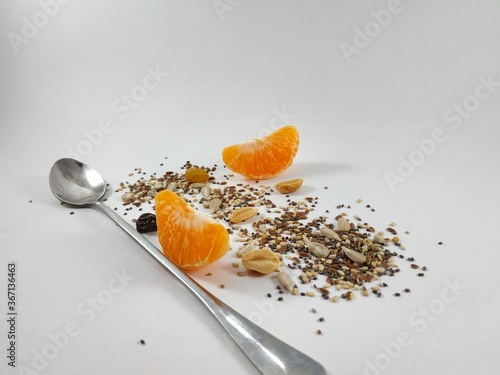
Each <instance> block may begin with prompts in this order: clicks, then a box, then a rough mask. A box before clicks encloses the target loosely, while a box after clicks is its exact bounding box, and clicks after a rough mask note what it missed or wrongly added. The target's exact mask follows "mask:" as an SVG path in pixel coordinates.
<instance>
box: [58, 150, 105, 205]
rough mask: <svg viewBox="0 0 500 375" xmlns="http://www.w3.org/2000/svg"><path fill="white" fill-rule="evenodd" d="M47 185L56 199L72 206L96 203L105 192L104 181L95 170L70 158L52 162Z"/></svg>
mask: <svg viewBox="0 0 500 375" xmlns="http://www.w3.org/2000/svg"><path fill="white" fill-rule="evenodd" d="M49 185H50V189H51V190H52V193H53V194H54V195H55V196H56V197H57V199H59V200H60V201H61V202H64V203H67V204H70V205H72V206H88V205H90V204H93V203H96V202H97V201H99V199H101V198H102V197H103V196H104V194H105V193H106V182H105V181H104V178H102V176H101V175H100V174H99V173H98V172H97V171H96V170H94V169H92V168H91V167H89V166H88V165H86V164H84V163H82V162H80V161H78V160H74V159H70V158H64V159H60V160H58V161H56V162H55V163H54V165H53V166H52V169H51V170H50V174H49Z"/></svg>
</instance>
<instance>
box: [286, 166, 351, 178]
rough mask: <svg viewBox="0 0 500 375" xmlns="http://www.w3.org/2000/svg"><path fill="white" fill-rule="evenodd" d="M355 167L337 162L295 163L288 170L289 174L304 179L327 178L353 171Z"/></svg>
mask: <svg viewBox="0 0 500 375" xmlns="http://www.w3.org/2000/svg"><path fill="white" fill-rule="evenodd" d="M353 169H354V165H352V164H345V163H335V162H295V163H293V164H292V166H291V167H290V168H289V170H287V172H288V173H292V174H294V175H297V176H301V178H304V177H314V176H325V175H327V174H330V173H336V172H340V171H346V170H353Z"/></svg>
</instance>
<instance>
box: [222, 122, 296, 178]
mask: <svg viewBox="0 0 500 375" xmlns="http://www.w3.org/2000/svg"><path fill="white" fill-rule="evenodd" d="M298 149H299V132H298V131H297V128H296V127H295V126H292V125H289V126H284V127H282V128H279V129H277V130H275V131H274V132H272V133H271V134H269V135H267V136H265V137H262V138H259V139H254V140H250V141H247V142H244V143H239V144H235V145H232V146H228V147H226V148H225V149H223V150H222V160H224V163H225V164H226V166H227V167H228V168H229V169H231V170H232V171H233V172H236V173H238V174H241V175H243V176H245V177H248V178H251V179H255V180H263V179H267V178H272V177H275V176H277V175H278V174H280V173H281V172H283V171H284V170H285V169H287V168H288V167H289V166H290V165H291V164H292V162H293V158H294V157H295V155H296V154H297V150H298Z"/></svg>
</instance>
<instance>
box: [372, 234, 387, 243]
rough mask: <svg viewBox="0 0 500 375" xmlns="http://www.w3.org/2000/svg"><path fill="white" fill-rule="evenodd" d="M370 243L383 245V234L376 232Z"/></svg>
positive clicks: (384, 241)
mask: <svg viewBox="0 0 500 375" xmlns="http://www.w3.org/2000/svg"><path fill="white" fill-rule="evenodd" d="M372 242H373V243H379V244H382V245H384V244H385V243H386V242H387V241H386V240H385V238H384V236H383V232H378V233H377V234H375V236H373V240H372Z"/></svg>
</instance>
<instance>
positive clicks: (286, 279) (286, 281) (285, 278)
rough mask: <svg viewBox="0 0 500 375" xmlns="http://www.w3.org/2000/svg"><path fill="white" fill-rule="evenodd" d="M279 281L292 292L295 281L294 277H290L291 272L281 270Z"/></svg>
mask: <svg viewBox="0 0 500 375" xmlns="http://www.w3.org/2000/svg"><path fill="white" fill-rule="evenodd" d="M277 277H278V281H279V282H280V283H281V285H283V286H284V287H285V289H286V290H288V291H289V292H290V293H292V292H293V281H292V278H291V277H290V275H289V274H287V273H286V272H283V271H282V272H279V273H278V276H277Z"/></svg>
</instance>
